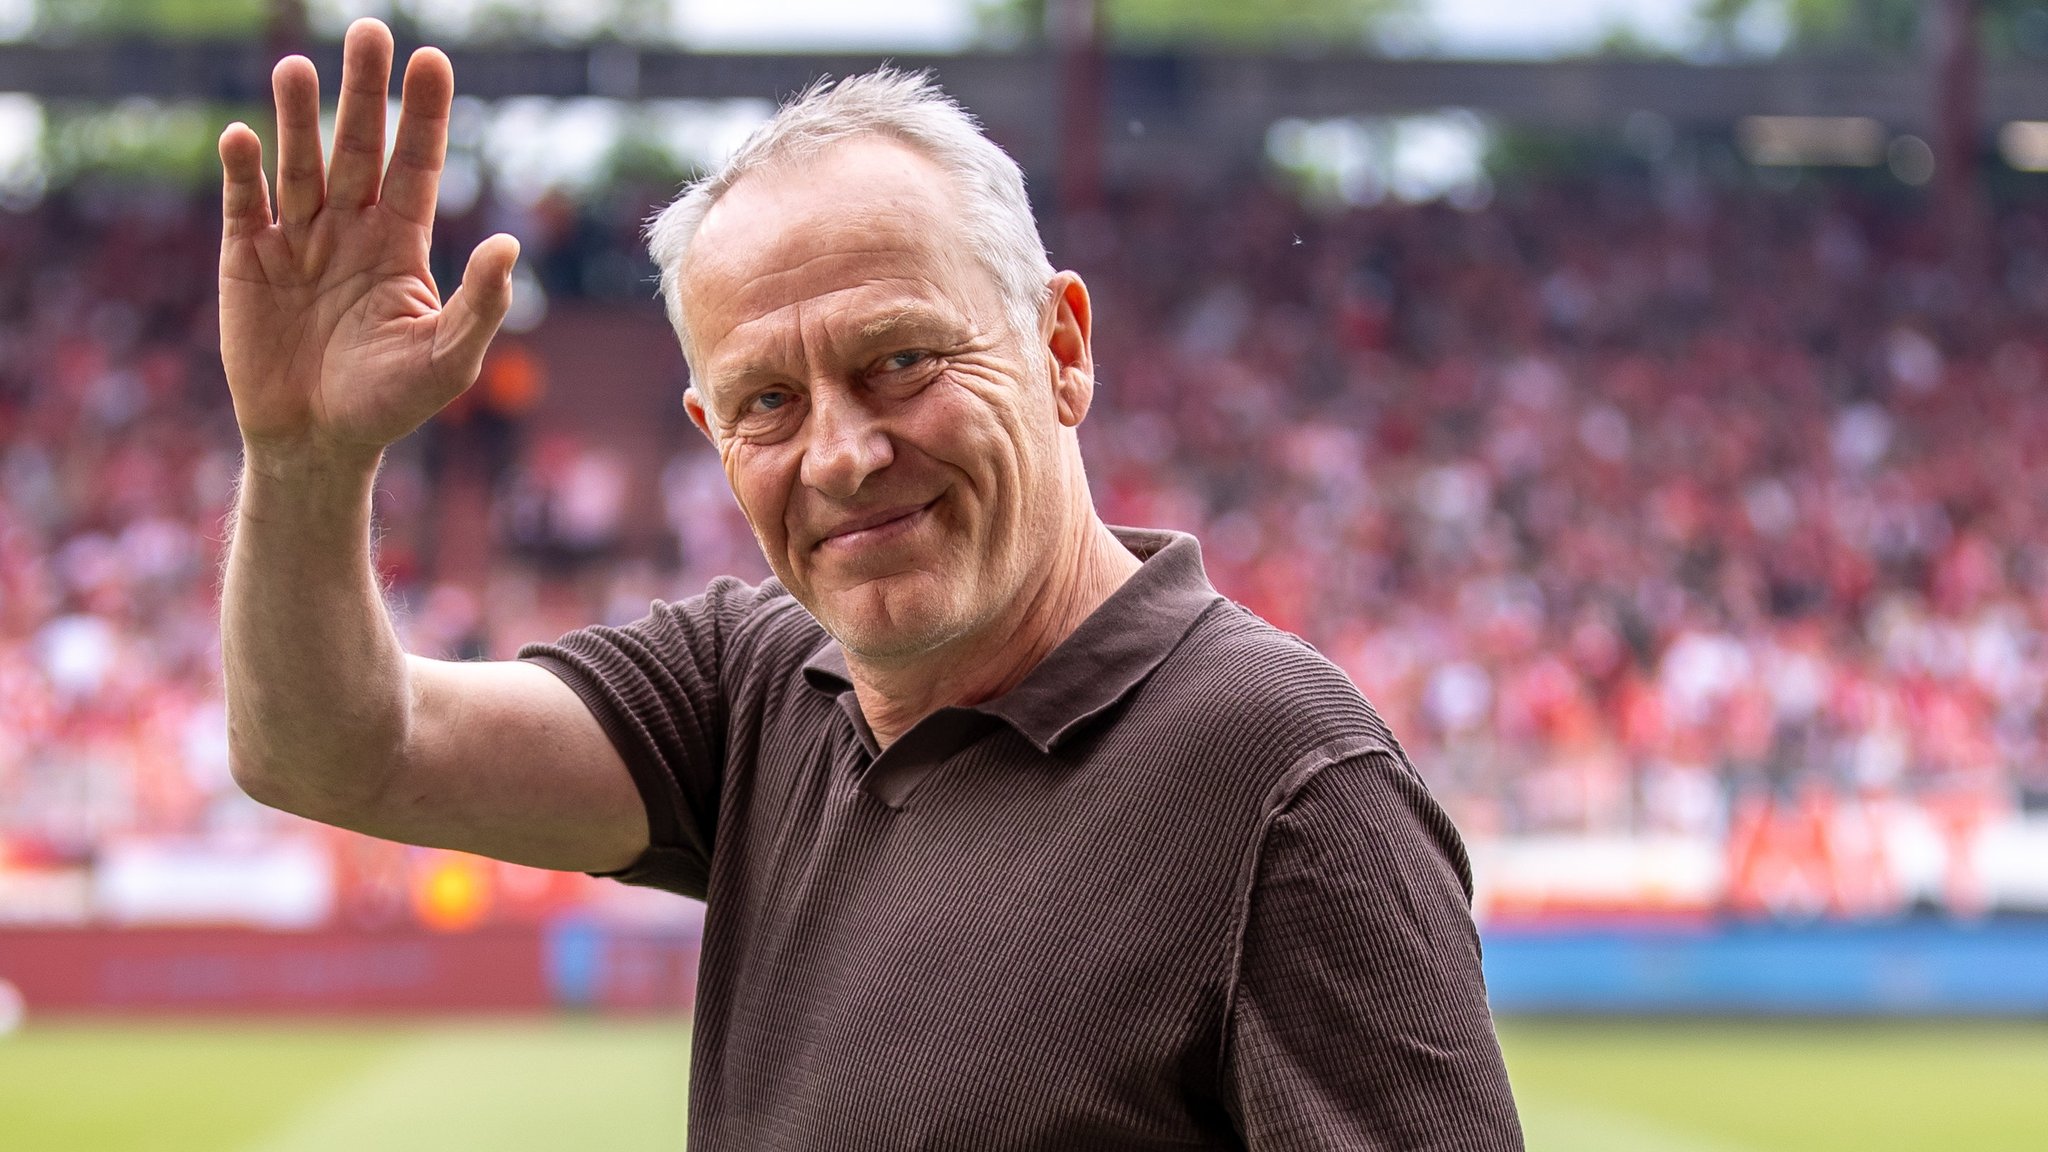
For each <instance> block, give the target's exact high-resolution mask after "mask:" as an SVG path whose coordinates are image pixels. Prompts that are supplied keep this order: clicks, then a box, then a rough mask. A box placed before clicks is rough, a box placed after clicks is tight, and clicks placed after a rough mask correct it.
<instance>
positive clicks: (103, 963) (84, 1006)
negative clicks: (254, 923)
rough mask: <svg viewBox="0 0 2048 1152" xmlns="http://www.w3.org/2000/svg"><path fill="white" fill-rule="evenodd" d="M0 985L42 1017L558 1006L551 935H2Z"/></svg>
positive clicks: (528, 931) (522, 929) (202, 931)
mask: <svg viewBox="0 0 2048 1152" xmlns="http://www.w3.org/2000/svg"><path fill="white" fill-rule="evenodd" d="M0 979H6V980H8V981H11V982H12V983H13V984H14V985H15V986H16V987H18V988H19V989H20V990H21V993H22V996H23V997H24V999H25V1000H26V1001H27V1004H28V1011H29V1013H30V1014H31V1015H36V1014H40V1013H44V1012H121V1013H145V1014H146V1013H167V1014H173V1013H199V1012H203V1013H209V1014H213V1013H230V1014H259V1013H308V1014H325V1013H357V1012H371V1013H375V1012H403V1013H416V1012H454V1013H462V1012H525V1011H535V1010H539V1009H544V1008H548V1007H551V1006H552V1005H553V1003H554V997H553V996H552V995H551V993H550V990H549V987H548V980H547V975H546V971H545V966H544V963H543V932H542V930H541V929H540V928H538V927H536V926H531V925H518V926H505V927H491V928H484V929H479V930H477V931H474V932H463V933H434V932H427V931H423V930H405V929H400V930H392V931H383V932H362V931H318V932H263V931H255V930H249V929H230V928H221V929H206V928H190V929H186V928H164V929H95V928H85V929H61V930H60V929H49V930H39V929H29V930H21V929H0Z"/></svg>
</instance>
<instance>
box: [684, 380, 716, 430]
mask: <svg viewBox="0 0 2048 1152" xmlns="http://www.w3.org/2000/svg"><path fill="white" fill-rule="evenodd" d="M683 411H685V412H688V413H689V414H690V423H692V424H695V425H696V426H697V431H699V432H702V433H703V434H704V438H705V439H707V440H709V441H711V442H712V443H713V444H717V443H718V437H716V436H714V435H712V434H711V414H710V413H709V412H706V411H705V410H704V398H703V397H702V396H699V395H697V389H696V388H695V387H694V386H692V387H689V388H685V389H683Z"/></svg>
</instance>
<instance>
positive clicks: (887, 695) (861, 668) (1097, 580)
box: [847, 507, 1139, 748]
mask: <svg viewBox="0 0 2048 1152" xmlns="http://www.w3.org/2000/svg"><path fill="white" fill-rule="evenodd" d="M1070 522H1071V523H1072V527H1071V528H1070V529H1069V530H1068V531H1067V533H1066V535H1067V539H1066V541H1065V543H1064V545H1063V546H1062V547H1061V548H1060V549H1058V551H1057V552H1056V555H1057V556H1058V557H1059V559H1058V560H1057V561H1056V562H1055V563H1054V564H1053V566H1052V568H1051V570H1050V571H1048V572H1047V573H1046V574H1045V576H1044V578H1043V579H1041V580H1039V581H1038V582H1036V583H1035V584H1032V585H1027V586H1026V589H1025V594H1024V595H1022V596H1020V597H1018V599H1017V602H1016V604H1015V605H1014V606H1013V607H1012V608H1011V610H1009V611H1007V612H1004V613H1003V614H1001V615H1000V616H998V617H997V618H996V619H995V620H993V621H991V622H990V623H989V625H988V626H987V627H985V628H981V629H979V630H978V631H977V632H976V633H975V634H974V635H971V636H966V637H962V638H961V639H960V640H958V641H956V642H954V643H951V644H947V645H945V646H944V647H942V648H939V649H936V650H934V651H932V652H930V653H927V654H925V655H923V656H920V657H918V658H917V659H916V660H914V661H910V662H906V663H904V664H900V665H889V666H878V665H875V664H871V663H869V662H867V661H864V660H861V659H860V658H858V657H857V656H855V655H854V654H852V653H851V652H849V653H847V668H848V671H850V672H851V673H852V675H853V688H854V692H855V693H856V694H857V695H858V697H859V699H860V710H861V714H862V715H864V716H865V717H866V718H867V721H868V727H869V728H870V729H871V730H873V732H874V734H875V739H876V740H877V741H878V742H880V743H881V745H882V746H883V747H885V748H886V747H888V746H889V745H890V744H892V743H894V742H895V740H896V738H897V737H899V736H901V735H903V734H904V733H905V732H908V731H910V729H911V728H912V727H914V726H915V725H916V724H917V722H918V721H919V720H922V719H924V718H925V717H926V716H929V715H931V714H932V713H934V712H936V711H938V710H939V709H941V708H951V707H965V706H968V705H972V704H979V703H981V702H982V701H984V700H990V699H993V698H995V697H997V696H1000V695H1002V694H1003V693H1005V692H1008V691H1009V690H1010V689H1012V688H1015V687H1016V686H1017V685H1018V684H1020V683H1022V682H1023V680H1024V677H1026V676H1027V675H1029V674H1030V673H1031V670H1032V669H1033V668H1036V667H1037V666H1038V662H1039V661H1041V660H1043V659H1045V657H1046V654H1047V653H1050V652H1051V651H1052V650H1053V649H1054V648H1056V647H1058V646H1059V644H1060V642H1061V641H1062V640H1065V639H1066V638H1067V637H1068V636H1071V635H1073V632H1074V629H1076V628H1079V627H1080V626H1081V622H1082V621H1083V620H1086V619H1087V618H1088V617H1089V615H1090V614H1091V613H1093V612H1094V611H1095V610H1096V609H1097V608H1099V607H1101V606H1102V602H1103V601H1104V600H1107V599H1109V597H1110V594H1111V593H1113V592H1115V591H1116V590H1117V589H1118V588H1120V587H1122V586H1123V582H1124V581H1125V580H1128V579H1130V577H1131V575H1132V573H1135V572H1136V571H1137V570H1138V564H1139V561H1138V558H1137V557H1136V556H1133V555H1131V552H1130V549H1128V548H1125V547H1124V546H1123V545H1122V544H1121V543H1119V542H1118V541H1117V538H1116V537H1115V536H1114V535H1112V534H1111V533H1110V531H1109V529H1108V528H1107V527H1105V526H1104V525H1103V523H1102V521H1101V520H1100V519H1098V518H1097V517H1096V515H1095V511H1094V509H1093V508H1092V507H1089V508H1086V510H1085V512H1084V513H1083V514H1082V515H1081V516H1079V517H1075V518H1072V519H1071V520H1070Z"/></svg>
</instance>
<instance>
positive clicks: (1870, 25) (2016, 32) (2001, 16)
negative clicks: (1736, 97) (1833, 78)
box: [1699, 0, 2048, 57]
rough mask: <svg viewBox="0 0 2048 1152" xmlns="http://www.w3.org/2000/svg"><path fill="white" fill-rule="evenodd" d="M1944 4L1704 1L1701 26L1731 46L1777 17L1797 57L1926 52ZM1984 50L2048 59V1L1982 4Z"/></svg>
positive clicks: (1986, 0)
mask: <svg viewBox="0 0 2048 1152" xmlns="http://www.w3.org/2000/svg"><path fill="white" fill-rule="evenodd" d="M1940 2H1941V0H1700V7H1699V13H1700V18H1701V22H1702V23H1704V24H1705V25H1706V26H1707V28H1709V29H1710V30H1711V31H1712V33H1713V34H1714V35H1717V36H1719V37H1721V38H1722V39H1723V40H1724V41H1726V42H1732V41H1733V40H1734V39H1735V33H1736V30H1737V29H1738V28H1739V26H1740V25H1742V24H1743V23H1744V22H1745V21H1749V20H1754V19H1756V18H1757V17H1759V16H1778V17H1780V18H1782V19H1783V21H1784V24H1785V30H1786V33H1787V36H1786V48H1787V49H1788V50H1790V51H1797V52H1822V53H1858V54H1871V53H1876V54H1884V55H1902V54H1907V53H1912V52H1916V51H1918V50H1920V49H1921V48H1923V47H1924V46H1925V45H1926V43H1927V37H1928V34H1929V28H1930V21H1932V20H1933V19H1935V17H1936V15H1937V12H1936V9H1937V8H1938V7H1939V4H1940ZM1978 11H1979V12H1980V14H1981V16H1980V19H1981V25H1982V32H1983V37H1984V44H1985V47H1986V48H1987V49H1989V50H1991V51H1992V52H1993V53H1995V54H2001V55H2022V56H2031V57H2043V56H2048V0H1978Z"/></svg>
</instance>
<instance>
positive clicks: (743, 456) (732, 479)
mask: <svg viewBox="0 0 2048 1152" xmlns="http://www.w3.org/2000/svg"><path fill="white" fill-rule="evenodd" d="M779 447H780V446H779V445H778V446H768V447H762V446H758V445H751V444H746V443H742V442H737V441H730V442H728V443H727V444H726V446H725V450H724V451H723V452H721V453H720V454H719V455H720V462H721V463H723V464H724V465H725V478H726V481H727V482H728V483H730V484H731V485H732V493H733V496H734V497H735V498H737V499H738V500H739V503H740V510H741V511H742V512H745V513H746V515H747V521H748V523H750V524H752V525H753V526H754V532H755V534H757V535H760V536H763V537H764V538H766V539H770V540H774V539H780V538H781V536H782V512H783V507H784V505H785V504H787V503H788V500H789V484H790V480H791V478H792V476H793V473H794V468H793V466H792V465H791V464H790V463H789V462H787V461H785V460H784V459H783V458H784V457H785V456H788V455H789V453H787V452H781V451H778V449H779Z"/></svg>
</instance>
